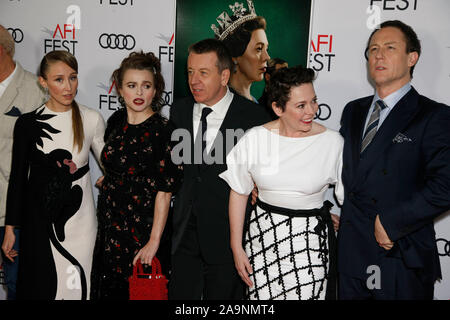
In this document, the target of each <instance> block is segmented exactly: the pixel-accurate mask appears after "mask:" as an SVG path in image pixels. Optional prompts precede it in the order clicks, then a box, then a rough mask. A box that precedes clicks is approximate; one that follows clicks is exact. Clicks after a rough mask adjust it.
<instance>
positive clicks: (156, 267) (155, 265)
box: [133, 257, 162, 278]
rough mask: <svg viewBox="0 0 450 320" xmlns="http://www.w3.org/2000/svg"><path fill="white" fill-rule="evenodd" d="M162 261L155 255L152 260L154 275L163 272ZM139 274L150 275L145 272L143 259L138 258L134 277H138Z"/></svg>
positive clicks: (134, 268)
mask: <svg viewBox="0 0 450 320" xmlns="http://www.w3.org/2000/svg"><path fill="white" fill-rule="evenodd" d="M161 273H162V270H161V263H160V262H159V260H158V258H156V257H153V260H152V276H153V277H155V276H156V275H157V274H161ZM138 274H142V275H148V274H147V273H144V268H143V266H142V263H141V260H140V259H138V260H137V261H136V264H135V265H134V267H133V278H136V277H137V275H138Z"/></svg>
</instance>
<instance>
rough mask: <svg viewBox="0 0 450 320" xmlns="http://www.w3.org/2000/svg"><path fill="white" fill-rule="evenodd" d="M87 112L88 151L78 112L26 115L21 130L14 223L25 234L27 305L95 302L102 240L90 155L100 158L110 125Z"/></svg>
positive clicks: (13, 186)
mask: <svg viewBox="0 0 450 320" xmlns="http://www.w3.org/2000/svg"><path fill="white" fill-rule="evenodd" d="M79 109H80V114H81V118H82V121H83V128H84V141H83V148H82V149H81V151H80V152H78V146H75V147H74V144H73V132H72V111H71V110H69V111H67V112H53V111H52V110H50V109H49V108H48V107H46V106H45V105H43V106H41V107H39V108H38V109H36V110H35V111H33V112H30V113H26V114H23V115H22V116H20V118H19V119H18V120H17V122H16V125H15V128H14V144H13V155H12V166H11V176H10V182H9V188H8V202H7V212H6V224H8V225H14V226H17V227H20V228H21V237H20V245H19V255H20V263H19V274H18V284H17V294H18V298H19V299H27V300H28V299H42V300H53V299H55V300H62V299H64V300H80V299H88V298H89V290H90V272H91V267H92V257H93V251H94V244H95V237H96V233H97V218H96V215H95V208H94V199H93V194H92V183H91V178H90V174H89V152H90V150H91V149H92V151H93V153H94V154H95V156H96V157H97V158H99V156H100V152H101V150H102V148H103V145H104V142H103V135H104V131H105V124H104V121H103V118H102V116H101V115H100V113H98V112H97V111H94V110H92V109H89V108H87V107H84V106H82V105H79ZM28 173H29V174H28Z"/></svg>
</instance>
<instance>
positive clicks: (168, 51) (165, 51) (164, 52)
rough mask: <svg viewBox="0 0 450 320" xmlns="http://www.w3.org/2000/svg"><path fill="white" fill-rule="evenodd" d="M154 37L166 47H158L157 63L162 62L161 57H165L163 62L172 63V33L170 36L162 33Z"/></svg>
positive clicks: (173, 36) (173, 35) (173, 37)
mask: <svg viewBox="0 0 450 320" xmlns="http://www.w3.org/2000/svg"><path fill="white" fill-rule="evenodd" d="M156 37H157V38H158V39H161V40H163V41H164V42H166V43H167V46H159V51H158V58H159V61H161V62H162V61H163V60H162V57H163V56H165V59H164V60H165V61H168V62H171V63H173V54H174V52H173V50H174V49H173V43H174V39H175V34H174V33H172V35H171V36H165V35H163V34H162V33H160V34H159V35H157V36H156Z"/></svg>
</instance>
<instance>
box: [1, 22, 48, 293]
mask: <svg viewBox="0 0 450 320" xmlns="http://www.w3.org/2000/svg"><path fill="white" fill-rule="evenodd" d="M44 97H45V95H44V93H43V92H42V90H41V89H40V87H39V85H38V82H37V78H36V76H34V75H33V74H31V73H30V72H28V71H26V70H24V69H23V68H22V66H21V65H20V64H19V63H18V62H16V61H14V40H13V38H12V36H11V35H10V34H9V32H8V30H7V29H5V28H4V27H3V26H2V25H0V153H1V157H0V242H1V243H3V237H4V234H5V210H6V192H7V190H8V180H9V172H10V169H11V151H12V142H13V129H14V124H15V123H16V120H17V118H18V117H19V116H20V115H21V114H22V113H26V112H30V111H32V110H34V109H36V108H37V107H39V106H40V105H41V104H42V103H43V102H44ZM15 230H18V229H17V228H16V229H15ZM15 232H16V240H18V236H19V233H18V231H15ZM15 243H16V247H15V248H13V250H14V255H17V254H18V247H17V245H18V243H19V241H16V242H15ZM2 260H3V268H4V272H5V280H6V286H7V288H8V300H14V299H15V296H16V278H17V266H18V257H16V259H14V260H15V261H14V262H13V261H9V260H7V259H5V256H4V255H3V256H2Z"/></svg>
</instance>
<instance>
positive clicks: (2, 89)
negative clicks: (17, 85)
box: [0, 66, 17, 98]
mask: <svg viewBox="0 0 450 320" xmlns="http://www.w3.org/2000/svg"><path fill="white" fill-rule="evenodd" d="M16 70H17V68H16V67H15V66H14V71H13V72H11V74H10V75H9V76H8V78H6V79H5V80H3V81H2V82H0V98H1V97H2V95H3V93H4V92H5V90H6V88H8V86H9V84H10V83H11V81H12V79H13V77H14V75H15V74H16Z"/></svg>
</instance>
